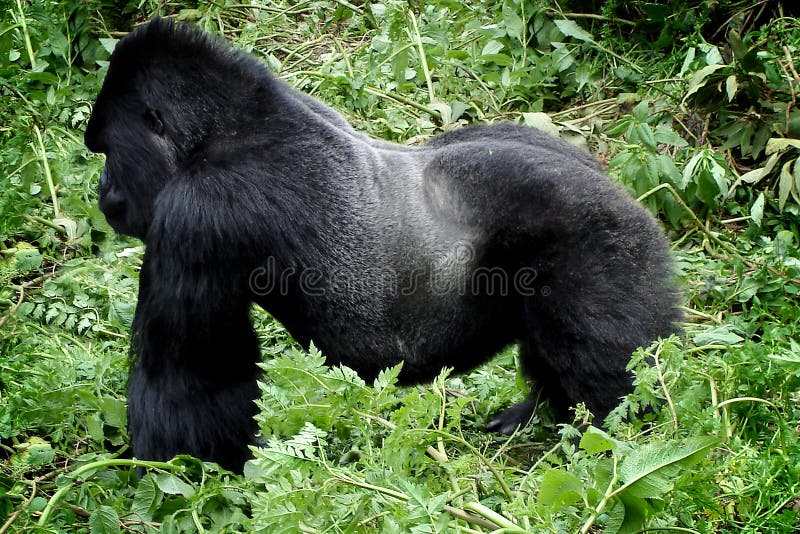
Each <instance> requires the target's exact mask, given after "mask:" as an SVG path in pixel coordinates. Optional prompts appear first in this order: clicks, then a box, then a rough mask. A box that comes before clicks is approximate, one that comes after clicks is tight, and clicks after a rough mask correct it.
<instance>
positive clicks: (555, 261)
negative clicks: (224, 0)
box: [86, 19, 680, 469]
mask: <svg viewBox="0 0 800 534" xmlns="http://www.w3.org/2000/svg"><path fill="white" fill-rule="evenodd" d="M86 145H87V146H88V147H89V149H91V150H92V151H95V152H102V153H104V154H105V155H106V168H105V170H104V171H103V174H102V177H101V180H100V206H101V208H102V210H103V212H104V213H105V214H106V216H107V218H108V220H109V223H110V224H111V225H112V226H113V228H115V229H116V230H117V231H119V232H121V233H125V234H129V235H132V236H136V237H139V238H141V239H143V240H144V242H145V244H146V252H145V257H144V262H143V265H142V271H141V276H140V287H139V299H138V304H137V309H136V317H135V319H134V324H133V337H132V350H133V353H134V355H135V362H134V365H133V368H132V371H131V376H130V380H129V384H128V401H129V404H128V413H129V423H130V431H131V436H132V440H133V451H134V453H135V454H136V455H137V456H138V457H140V458H148V459H169V458H171V457H172V456H173V455H175V454H177V453H191V454H194V455H196V456H199V457H201V458H204V459H208V460H214V461H217V462H219V463H220V464H222V465H224V466H226V467H229V468H232V469H240V468H241V466H242V464H243V462H244V461H245V460H246V459H247V457H248V456H249V451H248V448H247V445H248V443H250V442H251V440H252V438H253V435H254V433H255V431H256V427H255V423H254V421H253V417H252V416H253V414H254V413H255V404H254V402H253V400H254V399H255V398H256V397H257V395H258V388H257V384H256V381H257V379H258V376H259V373H258V366H257V362H258V360H259V358H260V350H259V345H258V340H257V338H256V335H255V333H254V332H253V329H252V326H251V325H250V321H249V315H248V314H249V310H250V306H251V305H252V304H253V303H255V304H258V305H260V306H262V307H263V308H265V309H266V310H267V311H269V312H270V313H271V314H272V315H273V316H274V317H276V318H277V319H278V320H279V321H281V322H282V323H283V324H284V326H285V327H286V328H287V329H288V330H289V331H290V332H291V334H292V335H293V337H294V338H295V339H296V340H297V341H299V342H300V343H302V344H304V345H308V344H309V343H310V342H312V341H313V342H314V343H315V344H316V346H317V347H319V348H320V349H321V351H322V353H323V354H324V355H325V356H326V358H327V360H328V362H329V363H330V364H331V365H336V364H345V365H348V366H350V367H352V368H353V369H355V370H356V371H357V372H358V373H359V374H360V375H361V376H362V377H363V378H365V379H366V380H371V379H372V378H374V377H375V376H377V374H378V373H379V372H380V371H381V370H382V369H384V368H386V367H387V366H391V365H395V364H397V363H401V362H402V363H403V369H402V372H401V375H400V379H401V380H402V382H404V383H414V382H419V381H425V380H429V379H431V378H432V377H434V376H436V374H437V373H439V372H440V370H441V369H442V368H443V367H445V366H449V367H453V368H455V370H456V371H465V370H468V369H471V368H473V367H475V366H476V365H479V364H480V363H481V362H483V361H485V360H487V359H488V358H490V357H491V356H492V355H493V354H495V353H496V352H497V351H499V350H500V349H502V348H503V347H504V346H506V345H508V344H510V343H519V344H520V356H521V360H522V363H523V370H524V372H525V373H526V374H527V375H528V376H529V377H531V378H535V379H536V381H537V383H538V384H539V387H538V389H539V390H540V391H539V394H540V396H541V397H542V398H546V399H548V400H549V402H550V404H551V406H552V407H553V408H554V409H555V410H556V412H557V413H560V414H565V413H566V412H567V410H568V409H569V407H570V406H572V405H574V404H575V403H578V402H585V403H586V405H587V406H588V407H589V409H591V410H592V411H593V412H594V413H595V414H596V415H597V416H598V417H603V416H605V415H606V414H607V413H608V412H609V410H611V409H612V408H613V407H614V406H615V405H616V404H617V402H618V400H619V398H620V396H622V395H625V394H626V393H627V392H629V391H630V389H631V377H630V376H629V374H628V373H627V371H626V365H627V363H628V360H629V358H630V355H631V352H632V351H633V350H635V349H636V348H637V347H639V346H642V345H648V344H649V343H650V342H651V341H652V340H654V339H655V338H657V337H658V336H660V335H666V334H669V333H672V332H674V331H675V330H676V326H675V323H676V321H677V320H678V319H679V317H680V314H679V312H678V310H677V302H678V298H677V295H676V292H675V291H674V289H673V287H672V286H671V284H670V282H669V280H670V277H671V273H670V266H669V257H668V247H667V244H666V242H665V239H664V237H663V235H662V234H661V232H660V230H659V228H658V226H657V224H656V222H655V221H654V219H653V218H652V217H651V216H650V215H649V214H648V213H647V212H646V211H645V210H643V209H642V208H641V207H640V206H639V205H638V204H636V202H634V201H633V200H632V199H631V198H630V197H628V196H627V195H626V194H625V193H624V192H623V191H622V190H620V189H619V188H618V187H617V186H616V185H615V184H614V183H612V182H611V181H610V180H609V179H608V177H607V176H605V175H604V174H603V173H602V172H601V171H600V170H599V168H598V166H597V165H596V164H595V162H594V161H593V159H592V158H591V157H590V156H589V155H587V154H585V153H583V152H580V151H578V150H577V149H575V148H574V147H571V146H570V145H568V144H566V143H564V142H562V141H560V140H559V139H556V138H553V137H550V136H548V135H545V134H543V133H540V132H538V131H536V130H532V129H529V128H524V127H521V126H518V125H513V124H499V125H492V126H476V127H471V128H465V129H462V130H458V131H454V132H449V133H446V134H443V135H441V136H438V137H436V138H434V139H433V140H431V142H429V143H427V144H426V145H422V146H419V147H407V146H401V145H395V144H391V143H385V142H381V141H378V140H374V139H370V138H368V137H366V136H364V135H362V134H360V133H358V132H356V131H354V130H353V129H352V128H351V127H350V125H349V124H347V122H346V121H345V120H344V119H343V118H342V117H341V116H340V115H339V114H338V113H337V112H336V111H334V110H332V109H331V108H329V107H327V106H325V105H324V104H322V103H320V102H318V101H317V100H314V99H313V98H311V97H309V96H307V95H304V94H302V93H300V92H298V91H296V90H294V89H292V88H291V87H289V86H288V85H286V84H284V83H282V82H280V81H279V80H278V79H276V78H275V77H274V76H273V75H272V74H271V73H269V72H268V71H267V70H266V69H265V68H264V67H263V66H262V65H261V64H260V63H259V62H258V61H256V60H255V59H254V58H253V57H252V56H249V55H247V54H244V53H242V52H238V51H236V50H234V49H232V48H230V47H229V46H228V45H227V44H225V43H224V42H221V41H219V40H216V39H214V38H211V37H209V36H206V35H204V34H202V33H201V32H199V31H197V30H195V29H194V28H192V27H190V26H187V25H179V24H173V23H172V22H169V21H166V20H161V19H158V20H154V21H152V22H151V23H149V24H148V25H146V26H144V27H143V28H140V29H138V30H137V31H135V32H133V33H132V34H131V35H129V36H128V37H126V38H125V39H123V40H122V41H121V42H120V43H119V45H118V46H117V49H116V50H115V51H114V54H113V55H112V57H111V62H110V66H109V70H108V74H107V77H106V80H105V83H104V84H103V88H102V90H101V91H100V95H99V96H98V98H97V102H96V104H95V107H94V110H93V112H92V116H91V119H90V120H89V125H88V128H87V130H86ZM465 251H466V252H467V253H464V252H465ZM310 272H311V273H313V274H314V283H315V286H314V287H309V286H308V284H306V283H304V277H303V275H304V274H308V273H310ZM520 274H524V275H525V276H524V277H521V276H520ZM254 275H258V276H257V281H258V283H254V281H256V277H255V276H254ZM523 279H524V281H525V283H524V284H523V283H522V281H523ZM487 280H489V281H498V282H500V283H499V284H496V285H495V284H493V283H486V282H487ZM305 281H306V282H307V278H306V279H305ZM262 282H263V283H262ZM343 282H344V283H343ZM353 282H357V283H353ZM534 398H535V397H534V396H531V397H529V398H528V400H526V401H524V402H522V403H520V404H518V405H516V406H514V407H512V408H510V409H508V410H506V411H505V412H503V413H501V414H499V415H498V416H497V417H495V418H494V419H493V420H492V421H491V422H490V423H489V428H490V429H493V430H499V431H501V432H506V433H510V432H512V431H513V430H514V429H515V428H517V427H518V426H519V425H524V424H526V423H527V422H528V420H529V418H530V416H531V414H532V412H533V409H534V407H535V402H534V400H533V399H534Z"/></svg>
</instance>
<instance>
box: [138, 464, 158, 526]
mask: <svg viewBox="0 0 800 534" xmlns="http://www.w3.org/2000/svg"><path fill="white" fill-rule="evenodd" d="M161 496H162V493H161V491H160V490H159V489H158V486H156V482H155V480H153V477H152V475H148V476H145V477H144V478H142V479H141V481H140V482H139V486H138V487H137V488H136V493H135V494H134V495H133V502H132V503H131V512H133V514H134V515H135V516H136V517H137V518H138V519H139V520H141V521H151V520H152V519H153V509H154V508H155V507H156V505H157V504H158V501H159V500H160V499H161Z"/></svg>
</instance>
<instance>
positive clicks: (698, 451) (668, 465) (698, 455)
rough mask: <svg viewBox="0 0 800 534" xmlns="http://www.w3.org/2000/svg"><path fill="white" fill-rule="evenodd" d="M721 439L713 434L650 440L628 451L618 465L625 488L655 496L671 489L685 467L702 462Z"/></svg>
mask: <svg viewBox="0 0 800 534" xmlns="http://www.w3.org/2000/svg"><path fill="white" fill-rule="evenodd" d="M717 443H719V439H718V438H716V437H713V436H701V437H696V438H688V439H687V440H686V441H684V442H683V443H682V444H680V443H676V442H657V443H650V444H648V445H645V446H643V447H641V448H640V449H636V450H634V451H632V452H631V453H629V454H627V455H626V456H625V458H624V459H623V460H622V463H621V464H620V466H619V476H620V480H621V481H622V482H624V485H623V487H624V488H625V489H624V490H623V492H625V493H627V494H628V495H632V496H634V497H641V498H655V497H660V496H662V495H664V494H665V493H666V492H668V491H670V490H671V489H672V487H673V485H674V483H675V477H676V476H677V475H678V473H679V472H680V470H681V469H682V468H686V467H689V466H691V465H692V464H694V463H697V462H699V461H700V460H701V459H702V458H703V457H704V456H705V455H706V454H707V453H708V451H709V450H710V449H711V447H713V446H715V445H716V444H717Z"/></svg>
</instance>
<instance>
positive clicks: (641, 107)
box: [631, 100, 650, 122]
mask: <svg viewBox="0 0 800 534" xmlns="http://www.w3.org/2000/svg"><path fill="white" fill-rule="evenodd" d="M631 114H632V115H633V118H634V119H636V120H637V121H638V122H646V121H647V119H648V118H649V117H650V104H649V103H648V101H647V100H642V101H641V102H639V103H638V104H636V106H635V107H634V108H633V111H632V112H631Z"/></svg>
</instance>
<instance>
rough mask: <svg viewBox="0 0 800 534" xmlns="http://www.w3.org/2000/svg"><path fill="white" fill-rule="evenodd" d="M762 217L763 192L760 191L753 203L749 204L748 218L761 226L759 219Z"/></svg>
mask: <svg viewBox="0 0 800 534" xmlns="http://www.w3.org/2000/svg"><path fill="white" fill-rule="evenodd" d="M763 218H764V193H763V192H761V193H759V194H758V197H757V198H756V200H755V202H753V205H752V206H750V219H752V221H753V222H754V223H756V226H761V220H762V219H763Z"/></svg>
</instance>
